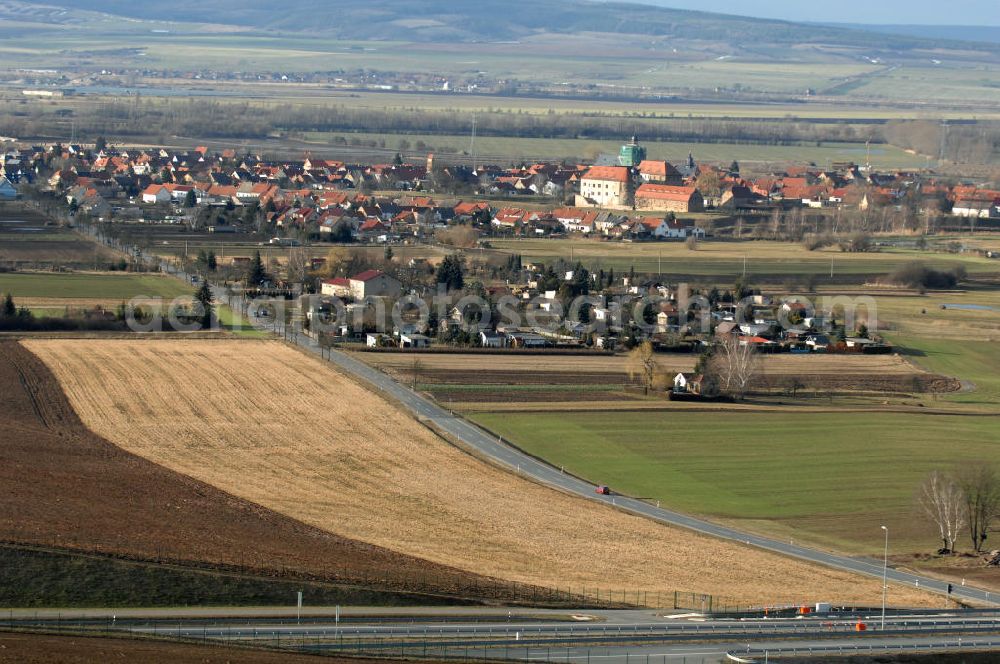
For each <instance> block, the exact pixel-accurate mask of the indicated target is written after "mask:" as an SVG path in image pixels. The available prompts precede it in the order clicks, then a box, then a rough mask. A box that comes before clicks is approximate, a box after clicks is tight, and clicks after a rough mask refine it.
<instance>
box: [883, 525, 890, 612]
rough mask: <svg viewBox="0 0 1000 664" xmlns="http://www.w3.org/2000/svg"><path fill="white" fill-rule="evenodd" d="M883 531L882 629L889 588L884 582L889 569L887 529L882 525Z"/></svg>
mask: <svg viewBox="0 0 1000 664" xmlns="http://www.w3.org/2000/svg"><path fill="white" fill-rule="evenodd" d="M882 530H884V531H885V552H884V553H883V555H882V630H883V631H884V630H885V596H886V593H887V592H888V590H889V586H888V585H887V583H886V573H887V572H888V570H889V529H888V528H886V527H885V526H882Z"/></svg>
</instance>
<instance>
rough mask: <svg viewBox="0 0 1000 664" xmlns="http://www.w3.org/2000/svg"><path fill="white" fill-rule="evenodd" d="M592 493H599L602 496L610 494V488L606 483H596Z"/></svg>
mask: <svg viewBox="0 0 1000 664" xmlns="http://www.w3.org/2000/svg"><path fill="white" fill-rule="evenodd" d="M594 493H599V494H601V495H602V496H610V495H611V489H609V488H608V486H607V485H606V484H601V485H598V487H597V488H596V489H594Z"/></svg>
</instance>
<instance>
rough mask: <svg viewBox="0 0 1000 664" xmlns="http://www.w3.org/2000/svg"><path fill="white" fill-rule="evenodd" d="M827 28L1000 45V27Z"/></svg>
mask: <svg viewBox="0 0 1000 664" xmlns="http://www.w3.org/2000/svg"><path fill="white" fill-rule="evenodd" d="M826 26H827V27H832V28H847V29H849V30H866V31H868V32H879V33H884V34H892V35H904V36H907V37H918V38H921V39H947V40H950V41H970V42H983V43H990V44H1000V26H995V25H994V26H990V25H863V24H860V23H858V24H855V23H827V24H826Z"/></svg>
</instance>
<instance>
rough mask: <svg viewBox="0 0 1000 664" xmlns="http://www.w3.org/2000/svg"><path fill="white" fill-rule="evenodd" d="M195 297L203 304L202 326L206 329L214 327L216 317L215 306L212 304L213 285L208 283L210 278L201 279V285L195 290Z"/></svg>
mask: <svg viewBox="0 0 1000 664" xmlns="http://www.w3.org/2000/svg"><path fill="white" fill-rule="evenodd" d="M194 299H195V300H196V301H197V302H198V303H199V304H201V306H202V311H203V312H204V313H202V316H201V326H202V328H204V329H208V328H210V327H212V319H213V318H214V317H215V306H214V305H213V304H212V303H213V301H214V299H215V298H213V297H212V287H211V286H209V285H208V279H202V280H201V286H199V287H198V290H197V291H195V294H194Z"/></svg>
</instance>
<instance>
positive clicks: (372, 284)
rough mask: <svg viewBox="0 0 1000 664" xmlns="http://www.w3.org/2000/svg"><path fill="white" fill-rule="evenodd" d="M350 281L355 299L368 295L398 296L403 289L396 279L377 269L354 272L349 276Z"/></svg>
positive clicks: (362, 298) (361, 298)
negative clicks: (354, 273)
mask: <svg viewBox="0 0 1000 664" xmlns="http://www.w3.org/2000/svg"><path fill="white" fill-rule="evenodd" d="M350 282H351V295H353V296H354V299H356V300H364V299H366V298H369V297H399V294H400V293H402V291H403V287H402V285H401V284H400V283H399V282H398V281H396V280H395V279H393V278H392V277H390V276H389V275H388V274H385V273H384V272H380V271H378V270H366V271H365V272H362V273H361V274H356V275H354V276H353V277H351V279H350Z"/></svg>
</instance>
